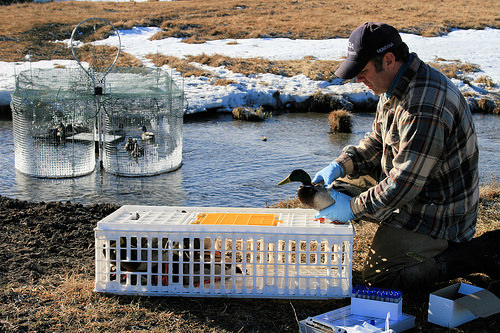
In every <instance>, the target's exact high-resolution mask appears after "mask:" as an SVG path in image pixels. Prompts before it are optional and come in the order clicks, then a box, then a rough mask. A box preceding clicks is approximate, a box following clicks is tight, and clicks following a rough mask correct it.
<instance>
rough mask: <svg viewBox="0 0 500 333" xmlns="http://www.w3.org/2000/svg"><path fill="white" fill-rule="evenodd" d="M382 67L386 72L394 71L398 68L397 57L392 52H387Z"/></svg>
mask: <svg viewBox="0 0 500 333" xmlns="http://www.w3.org/2000/svg"><path fill="white" fill-rule="evenodd" d="M382 65H383V66H384V67H385V69H386V70H389V71H393V70H394V67H395V66H396V56H395V55H394V53H392V52H387V53H386V54H384V58H383V60H382Z"/></svg>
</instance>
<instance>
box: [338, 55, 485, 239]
mask: <svg viewBox="0 0 500 333" xmlns="http://www.w3.org/2000/svg"><path fill="white" fill-rule="evenodd" d="M478 157H479V153H478V147H477V137H476V133H475V129H474V124H473V120H472V116H471V112H470V110H469V107H468V104H467V102H466V100H465V98H464V97H463V96H462V94H461V93H460V91H459V90H458V89H457V87H456V86H455V85H454V84H453V83H452V82H451V81H450V80H449V79H448V78H447V77H446V76H445V75H443V74H442V73H440V72H439V71H438V70H436V69H434V68H432V67H430V66H429V65H427V64H425V63H424V62H422V61H421V60H420V59H419V58H418V57H417V55H416V54H413V56H412V60H411V62H410V64H409V66H408V69H407V70H406V71H405V72H404V73H403V75H402V77H401V79H400V80H399V82H398V83H397V85H396V87H395V89H394V91H393V93H392V95H391V96H390V97H388V98H387V97H386V96H385V95H381V96H380V100H379V103H378V106H377V113H376V116H375V120H374V122H373V125H372V132H371V134H370V135H367V136H366V137H365V138H364V139H363V140H361V141H360V143H359V144H358V145H357V146H348V147H346V148H345V149H344V153H343V154H342V155H341V156H340V157H339V158H338V159H337V162H339V163H340V164H341V165H343V166H344V168H345V166H346V165H348V166H349V165H350V166H351V167H350V168H349V167H348V170H346V173H347V174H348V175H349V176H350V177H357V176H359V175H364V174H368V173H370V172H371V171H373V170H374V169H379V170H381V177H380V179H379V182H378V184H377V185H376V186H374V187H372V188H370V189H369V190H367V191H365V192H363V193H361V194H360V195H359V196H357V197H354V198H353V199H352V200H351V208H352V210H353V213H354V215H355V216H356V217H357V218H361V217H363V216H367V217H370V218H372V219H375V220H377V221H380V222H381V223H385V224H388V225H392V226H395V227H401V228H405V229H408V230H412V231H416V232H419V233H423V234H427V235H431V236H433V237H436V238H440V239H447V240H452V241H456V242H461V241H466V240H470V239H471V238H472V237H473V236H474V233H475V228H476V220H477V210H478V202H479V184H478V183H479V179H478V177H479V176H478ZM349 160H351V161H352V164H351V163H348V164H346V163H347V162H349ZM349 169H350V170H349Z"/></svg>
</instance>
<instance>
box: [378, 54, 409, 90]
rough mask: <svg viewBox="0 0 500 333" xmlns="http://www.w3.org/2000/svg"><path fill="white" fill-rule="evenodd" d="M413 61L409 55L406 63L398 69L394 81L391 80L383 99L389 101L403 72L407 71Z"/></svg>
mask: <svg viewBox="0 0 500 333" xmlns="http://www.w3.org/2000/svg"><path fill="white" fill-rule="evenodd" d="M412 60H413V54H411V53H410V58H409V59H408V61H407V62H405V63H404V64H403V65H402V66H401V68H399V71H398V73H397V74H396V76H395V77H394V80H392V83H391V86H390V87H389V90H387V91H386V92H385V93H384V94H385V98H387V99H389V98H390V97H391V95H392V93H393V92H394V89H395V88H396V86H397V85H398V83H399V80H401V77H402V76H403V74H404V72H406V70H407V69H408V66H410V63H411V61H412Z"/></svg>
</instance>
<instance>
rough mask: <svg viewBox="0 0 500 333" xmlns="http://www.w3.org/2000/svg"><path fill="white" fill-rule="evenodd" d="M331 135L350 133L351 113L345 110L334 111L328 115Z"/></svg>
mask: <svg viewBox="0 0 500 333" xmlns="http://www.w3.org/2000/svg"><path fill="white" fill-rule="evenodd" d="M328 123H329V124H330V131H331V132H332V133H337V132H339V133H352V121H351V113H350V112H349V111H347V110H344V109H341V110H335V111H332V112H330V114H329V115H328Z"/></svg>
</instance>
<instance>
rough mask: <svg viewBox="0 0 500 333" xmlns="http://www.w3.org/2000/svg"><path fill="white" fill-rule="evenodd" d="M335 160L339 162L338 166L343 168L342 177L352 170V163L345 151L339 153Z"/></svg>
mask: <svg viewBox="0 0 500 333" xmlns="http://www.w3.org/2000/svg"><path fill="white" fill-rule="evenodd" d="M335 162H337V163H338V164H340V166H341V167H342V168H343V169H344V177H345V176H347V175H350V174H352V173H353V172H354V163H353V161H352V158H351V156H349V154H347V153H342V154H340V156H339V157H338V158H337V159H336V160H335Z"/></svg>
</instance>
